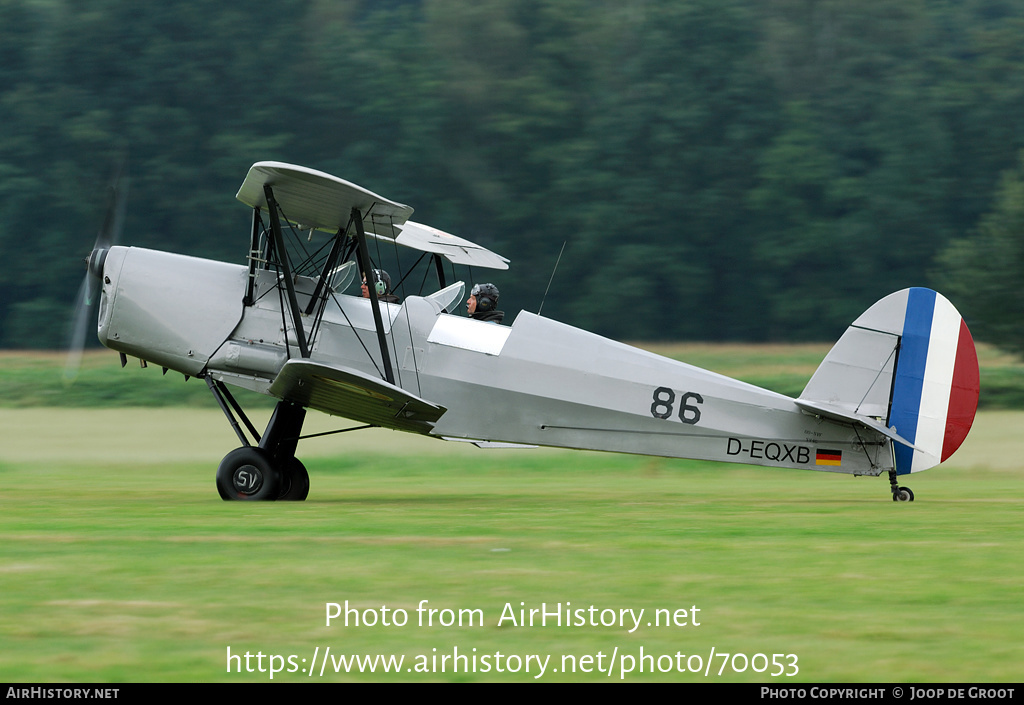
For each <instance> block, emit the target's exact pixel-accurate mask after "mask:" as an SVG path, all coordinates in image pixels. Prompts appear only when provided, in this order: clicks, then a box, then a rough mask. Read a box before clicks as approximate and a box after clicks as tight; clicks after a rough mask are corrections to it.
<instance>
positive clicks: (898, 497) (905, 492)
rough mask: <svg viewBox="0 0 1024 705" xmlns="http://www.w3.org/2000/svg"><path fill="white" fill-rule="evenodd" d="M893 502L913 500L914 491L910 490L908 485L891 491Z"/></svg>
mask: <svg viewBox="0 0 1024 705" xmlns="http://www.w3.org/2000/svg"><path fill="white" fill-rule="evenodd" d="M892 501H893V502H913V501H914V493H913V492H911V491H910V488H909V487H900V488H899V489H897V490H896V491H895V492H893V493H892Z"/></svg>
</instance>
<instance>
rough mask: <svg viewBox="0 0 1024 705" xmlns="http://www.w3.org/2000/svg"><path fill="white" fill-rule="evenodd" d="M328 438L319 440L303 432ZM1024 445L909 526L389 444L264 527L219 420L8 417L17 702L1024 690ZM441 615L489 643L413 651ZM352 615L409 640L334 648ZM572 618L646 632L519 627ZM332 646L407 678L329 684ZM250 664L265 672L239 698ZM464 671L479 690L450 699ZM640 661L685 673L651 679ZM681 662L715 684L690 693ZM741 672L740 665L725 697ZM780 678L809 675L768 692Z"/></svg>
mask: <svg viewBox="0 0 1024 705" xmlns="http://www.w3.org/2000/svg"><path fill="white" fill-rule="evenodd" d="M119 372H121V371H119ZM154 372H155V374H154ZM124 374H127V371H125V372H124ZM139 374H148V375H150V376H156V377H159V371H158V370H157V371H154V370H152V369H150V370H145V371H141V372H140V373H139ZM178 381H179V382H180V377H179V380H178ZM189 384H194V385H196V382H195V381H192V382H190V383H189ZM196 386H198V385H196ZM207 406H208V407H209V406H212V402H209V401H208V402H207ZM257 415H258V414H257ZM331 423H332V420H331V419H329V418H327V417H324V416H322V415H319V414H311V415H310V417H309V422H308V424H307V428H306V432H316V431H320V430H328V429H329V428H331V427H332V425H331ZM1022 423H1024V413H1020V412H986V413H984V414H982V415H981V416H980V417H979V419H978V421H977V422H976V424H975V429H974V430H973V431H972V434H971V436H970V437H969V438H968V441H967V443H966V444H965V445H964V447H963V448H962V449H961V451H960V452H959V453H958V454H957V455H956V456H954V458H953V459H952V460H951V461H950V462H949V463H947V464H946V465H944V466H942V467H939V468H936V469H933V470H931V471H929V472H926V473H923V474H922V475H920V476H914V477H912V478H909V479H908V480H907V481H906V484H908V485H910V486H911V487H912V488H913V489H914V491H915V493H916V495H917V501H915V502H914V503H912V504H894V503H893V502H892V501H891V500H890V498H889V493H888V482H887V480H886V479H884V478H851V477H846V476H834V475H829V474H825V473H813V472H802V471H775V470H767V469H761V468H748V467H745V466H722V465H716V464H711V463H699V462H688V461H674V460H661V459H651V458H643V457H631V456H622V455H612V454H596V453H580V452H570V451H551V450H542V449H538V450H518V451H483V450H479V449H476V448H473V447H465V446H463V445H462V444H449V443H443V442H440V441H431V440H429V439H423V438H419V437H414V436H410V435H405V434H397V433H393V432H388V431H372V432H364V433H358V434H343V435H342V436H330V437H325V438H320V439H312V440H308V441H304V442H303V443H302V445H300V455H301V457H303V459H304V460H305V461H306V465H307V466H308V467H309V469H310V475H311V477H312V490H311V494H310V500H309V501H307V502H303V503H266V504H250V503H225V502H222V501H221V500H220V499H219V498H218V497H217V494H216V490H215V489H214V483H213V474H214V470H215V468H216V464H217V462H218V461H219V459H220V457H222V456H223V455H224V453H226V452H227V451H228V450H230V449H231V448H233V447H234V446H235V445H237V441H236V439H235V438H234V436H233V434H232V433H231V431H230V430H229V428H228V426H227V424H226V422H225V421H224V419H223V417H222V416H221V415H220V413H219V411H216V410H212V409H210V408H205V409H187V408H174V407H171V408H162V409H113V408H112V409H106V408H93V409H52V408H17V409H15V408H8V409H0V427H2V428H3V429H4V431H3V441H2V445H0V480H2V483H3V490H2V491H0V585H2V591H0V681H90V682H92V681H100V682H105V681H216V680H220V681H229V682H262V681H269V680H270V674H269V673H268V672H267V671H268V669H269V666H270V665H271V664H272V663H274V664H276V666H277V667H281V668H284V672H279V673H277V674H275V677H274V681H275V682H277V681H284V682H296V681H328V680H330V681H346V680H373V681H380V680H403V681H413V682H427V681H448V680H470V681H472V680H505V681H516V682H527V681H533V680H534V677H535V676H538V675H539V671H538V662H537V661H536V660H531V661H529V662H526V661H523V660H522V659H524V658H525V657H526V655H528V654H535V655H539V656H540V657H541V658H542V659H543V658H544V656H549V657H550V659H549V660H548V661H547V662H546V670H545V672H544V674H543V676H541V677H540V678H539V679H538V680H542V681H556V680H611V681H618V680H621V679H622V678H623V674H622V673H621V670H622V668H623V667H628V666H629V665H630V662H629V660H628V657H632V658H633V659H634V663H633V668H634V670H633V672H630V673H627V674H625V680H627V681H639V680H672V681H679V682H704V681H760V682H775V683H793V682H797V681H799V682H806V681H818V682H821V681H832V682H838V681H843V682H845V681H860V682H911V681H919V682H920V681H928V682H994V681H1019V680H1021V677H1022V675H1024V673H1022V671H1024V666H1022V664H1024V646H1022V642H1021V638H1020V635H1021V634H1022V633H1024V607H1022V605H1021V594H1022V588H1024V568H1022V566H1021V560H1020V557H1021V555H1022V554H1024V522H1022V516H1024V514H1022V510H1024V506H1022V505H1024V470H1022V462H1021V460H1020V459H1021V457H1022V455H1021V451H1022V450H1024V440H1022V439H1021V437H1020V431H1019V429H1020V428H1021V427H1022ZM421 600H428V601H429V602H428V603H427V607H432V608H435V609H437V610H442V609H445V608H447V609H449V610H453V611H454V612H453V613H450V614H452V615H455V614H457V613H458V610H460V609H461V610H469V609H475V610H480V613H479V614H481V615H482V616H483V624H482V625H474V626H468V625H464V626H462V627H459V626H457V625H453V626H443V625H440V624H438V623H437V622H435V624H434V626H419V625H418V624H417V612H416V608H417V606H418V605H419V604H420V601H421ZM345 601H348V603H349V605H350V606H354V607H356V608H358V609H359V610H370V611H371V612H372V614H371V616H377V617H379V616H380V613H381V607H382V606H386V607H387V608H388V609H389V610H391V611H392V612H391V614H392V617H393V616H394V615H395V612H394V610H405V611H406V612H407V614H408V619H409V621H408V623H407V624H406V625H405V626H390V627H386V626H383V625H381V624H379V623H378V624H376V625H374V626H365V625H361V626H358V627H357V626H348V627H346V626H344V625H343V621H342V620H336V621H335V622H334V624H333V626H330V627H328V626H325V610H326V604H327V603H333V602H336V603H340V604H342V605H343V604H344V603H345ZM567 602H568V603H571V606H572V608H574V609H576V608H582V609H588V608H589V607H590V606H592V605H593V606H594V607H595V608H596V612H595V614H596V615H598V616H605V617H607V615H609V614H611V613H609V612H604V613H602V610H606V609H608V610H614V611H615V612H614V615H615V616H616V617H617V616H618V614H619V613H618V610H620V609H632V610H634V611H639V610H640V609H643V610H644V614H643V616H642V618H641V626H639V627H638V628H637V629H635V630H634V631H633V632H632V633H630V632H629V628H631V627H632V622H629V624H628V626H627V627H619V626H617V625H616V626H589V625H587V626H565V625H564V623H563V626H556V625H553V624H551V623H550V622H549V623H548V625H547V626H539V625H535V626H532V627H531V626H513V625H512V624H511V623H510V622H509V621H507V620H506V621H505V622H504V623H503V625H502V626H498V621H499V618H500V617H501V616H502V612H503V610H504V609H505V606H506V604H507V605H510V606H511V607H512V608H514V609H516V610H518V609H519V608H520V607H521V604H520V603H525V607H526V608H528V609H529V608H540V607H541V603H546V605H547V606H548V609H549V610H550V609H552V607H553V606H554V605H555V604H556V603H561V605H563V606H564V605H565V603H567ZM694 606H696V607H697V608H698V609H699V610H700V611H699V612H697V613H694V612H692V609H691V608H692V607H694ZM657 609H664V610H669V612H668V613H661V614H662V615H664V614H675V616H676V617H677V618H678V617H679V616H680V615H681V614H682V613H676V612H675V611H676V610H682V609H686V610H688V611H687V613H686V619H685V621H686V626H648V625H647V623H648V622H649V621H651V622H653V619H652V618H653V616H654V610H657ZM399 614H400V613H399ZM586 614H587V615H588V616H589V612H588V613H586ZM363 616H364V617H365V616H366V615H365V614H364V615H363ZM466 616H467V618H468V616H469V615H468V613H466ZM517 616H518V614H517ZM444 617H445V613H441V612H439V613H436V614H435V616H434V618H435V620H440V619H442V618H444ZM628 619H629V618H628V616H627V621H628ZM694 621H698V622H699V625H696V624H694V623H693V622H694ZM327 647H330V649H331V654H332V655H336V656H337V655H341V654H359V655H374V654H382V655H393V656H395V657H398V656H401V657H403V658H404V659H405V661H404V662H403V665H402V668H401V671H400V672H399V673H397V674H385V673H383V671H382V665H381V664H380V663H379V662H378V664H377V666H378V668H377V671H376V672H375V673H372V674H371V673H366V674H363V675H358V674H355V673H347V674H346V673H339V674H335V673H334V668H333V665H328V666H327V668H326V669H325V672H324V675H323V676H322V677H321V676H320V675H319V665H320V663H321V662H320V661H318V662H317V666H316V673H314V675H313V676H312V677H310V676H309V675H308V674H307V673H305V670H306V669H307V668H308V667H309V663H310V662H311V661H312V659H313V656H314V653H317V654H318V655H319V656H318V658H321V659H322V657H323V653H324V651H325V649H326V648H327ZM228 648H230V649H231V653H232V654H234V655H244V654H245V653H246V652H249V653H250V654H251V655H252V658H251V660H250V662H249V666H250V667H251V668H252V669H253V672H247V671H246V663H245V662H244V660H241V659H240V660H238V661H237V662H235V666H236V668H240V669H241V671H242V672H241V673H238V672H232V673H228V672H227V669H228V660H227V650H228ZM317 649H319V651H316V650H317ZM435 649H436V651H435ZM455 649H458V653H459V654H461V655H464V656H469V657H472V656H475V657H476V658H477V670H478V672H477V673H465V672H464V671H465V670H466V668H468V667H469V664H470V662H469V661H468V660H467V661H466V662H465V666H464V667H463V668H462V669H461V670H460V672H458V673H453V672H452V668H453V664H454V663H455V662H454V661H452V660H451V659H449V661H448V662H447V664H445V665H446V670H445V672H443V673H441V672H436V671H438V670H439V669H440V668H441V666H442V663H443V662H442V657H443V656H446V655H447V656H451V655H452V654H453V653H454V650H455ZM473 649H476V651H475V652H474V651H473ZM641 649H642V650H643V654H645V655H647V656H653V657H654V658H653V659H651V660H650V663H649V667H648V668H647V670H648V671H649V670H650V666H653V668H654V669H655V670H656V671H657V670H658V668H659V667H661V668H671V669H672V670H671V671H670V672H665V673H661V672H656V673H653V674H652V673H649V672H645V673H643V674H641V673H639V669H640V666H641V663H642V662H641V660H640V659H639V657H640V655H641ZM712 649H714V650H715V654H716V655H715V656H714V657H711V651H712ZM496 653H500V654H502V658H501V659H498V658H497V657H495V654H496ZM677 653H678V654H683V655H684V657H683V659H682V660H681V663H682V665H683V666H684V667H685V666H687V665H688V666H690V668H691V669H692V668H693V667H695V666H697V665H698V662H697V661H696V660H694V659H693V658H691V657H694V656H698V657H699V658H700V662H701V664H700V665H702V666H703V665H706V664H707V663H708V662H709V661H710V662H711V664H712V665H711V668H710V675H707V676H706V675H705V674H704V673H703V672H701V673H689V672H683V673H680V672H678V671H676V666H677V664H679V663H680V659H678V658H677V657H676V654H677ZM721 653H727V654H743V655H744V656H745V659H741V658H739V657H736V658H730V662H729V666H727V667H726V668H725V670H724V672H723V673H722V674H721V675H718V673H719V669H720V668H721V666H722V657H721V656H720V655H719V654H721ZM257 654H263V655H264V656H263V659H262V660H258V659H257V658H256V655H257ZM599 654H600V660H598V655H599ZM756 654H766V655H767V656H766V657H761V658H757V657H755V655H756ZM773 654H782V655H784V656H783V657H781V659H780V660H779V663H780V664H782V665H781V666H780V668H782V670H784V671H785V672H787V673H788V672H792V670H793V669H794V667H793V665H792V660H791V659H790V658H789V657H788V655H789V654H793V655H795V656H796V668H798V669H799V670H798V673H797V674H796V675H795V676H786V675H783V676H778V677H775V678H772V677H771V675H770V674H771V672H772V671H773V670H776V667H774V666H772V665H771V659H772V655H773ZM270 655H281V656H282V657H283V658H282V659H281V660H279V661H273V662H272V661H271V659H270ZM288 655H294V658H293V662H292V663H293V664H294V672H292V673H288V672H287V671H288V670H289V668H291V666H290V665H289V662H288V661H287V657H288ZM587 655H590V656H592V657H593V658H594V660H593V662H592V663H591V664H590V665H586V664H588V662H586V661H584V660H581V659H582V657H584V656H587ZM613 655H614V659H613V658H612V656H613ZM484 656H489V657H490V658H489V660H488V661H487V663H488V664H489V665H490V670H489V671H487V672H480V671H483V669H484V659H483V657H484ZM435 657H436V662H435V661H433V659H434V658H435ZM512 657H516V658H519V659H520V660H519V661H518V662H517V661H516V658H512ZM563 657H567V659H568V660H566V661H565V662H564V664H563ZM659 657H661V658H659ZM752 657H753V660H752V661H751V660H750V659H751V658H752ZM303 659H306V661H303ZM573 659H575V663H576V666H577V670H576V672H575V673H573V672H568V673H567V672H565V670H564V669H565V668H566V667H568V665H571V663H572V662H573ZM459 663H460V665H461V662H459ZM745 663H746V665H747V667H746V670H744V671H743V672H741V673H735V672H733V669H732V666H736V668H737V670H739V668H740V667H742V666H744V664H745ZM423 665H426V666H427V667H428V668H430V670H431V672H426V673H420V672H417V670H416V669H417V667H419V666H423ZM260 666H262V668H263V669H264V671H263V672H260V670H259V668H260ZM499 666H500V667H502V668H503V671H502V672H498V671H497V668H498V667H499ZM527 666H529V672H527ZM609 666H612V667H613V668H612V673H611V674H610V675H608V674H607V673H598V672H596V671H594V670H592V671H591V672H590V673H586V672H583V670H582V669H584V668H590V669H594V668H597V667H603V668H604V669H608V667H609ZM754 666H757V667H758V668H759V669H760V670H761V671H762V672H761V673H756V672H754V671H753V670H752V668H753V667H754ZM762 666H763V667H762ZM408 669H413V670H412V671H410V670H408ZM765 669H767V670H765ZM509 670H517V671H518V672H508V671H509Z"/></svg>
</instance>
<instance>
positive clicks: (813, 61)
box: [0, 0, 1024, 348]
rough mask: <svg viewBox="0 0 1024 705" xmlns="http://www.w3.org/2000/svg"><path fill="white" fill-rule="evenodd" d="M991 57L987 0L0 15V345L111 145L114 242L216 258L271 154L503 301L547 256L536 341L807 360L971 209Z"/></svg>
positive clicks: (69, 297)
mask: <svg viewBox="0 0 1024 705" xmlns="http://www.w3.org/2000/svg"><path fill="white" fill-rule="evenodd" d="M1021 46H1024V10H1022V8H1021V7H1020V6H1019V3H1000V2H995V3H994V2H990V1H989V0H969V1H968V2H957V3H925V2H920V1H915V2H896V1H895V0H871V1H869V2H859V3H848V2H841V1H840V0H821V1H820V2H813V3H809V2H806V1H805V0H775V1H773V2H761V1H760V0H725V1H722V0H714V1H712V0H696V1H692V2H686V3H678V2H672V1H671V0H655V1H654V2H650V1H648V0H642V1H641V0H627V1H626V2H621V1H617V2H611V1H610V0H599V1H598V2H587V1H585V0H528V1H526V2H518V3H508V2H505V1H504V0H482V1H481V2H474V3H468V4H467V3H465V2H459V1H457V0H414V1H411V2H386V3H383V2H377V3H364V2H355V1H353V2H344V3H337V2H328V1H326V0H284V1H281V0H278V1H275V2H270V1H269V0H254V1H253V2H250V3H247V4H246V7H245V9H244V10H242V9H239V8H235V7H232V6H229V5H225V4H224V3H217V2H212V1H211V0H182V2H179V3H175V4H174V6H173V7H171V6H168V7H158V6H146V7H140V6H139V5H138V4H137V3H131V2H128V1H127V0H96V1H95V2H89V3H53V2H39V1H37V0H0V120H2V124H3V130H2V131H0V260H2V261H3V263H4V266H3V268H0V346H2V347H8V348H13V347H21V348H26V347H36V346H56V345H57V344H59V341H60V339H61V338H62V336H61V335H57V334H56V333H55V332H54V331H56V330H58V329H61V330H62V329H63V327H64V319H66V318H67V315H62V312H61V311H59V310H58V308H57V305H56V302H67V305H68V306H69V305H70V302H72V301H73V300H74V292H75V291H76V289H77V287H78V284H79V282H80V280H81V277H82V276H83V272H82V269H81V266H80V259H81V258H82V257H83V256H84V255H85V254H86V253H87V251H88V249H89V246H90V245H91V243H92V241H93V239H94V237H95V231H96V228H97V226H98V224H99V222H100V220H101V218H102V209H103V198H102V191H103V185H104V182H105V181H106V179H107V178H108V174H109V170H110V168H111V165H112V164H113V162H114V161H115V155H117V154H119V153H120V152H121V151H122V150H123V149H124V147H125V146H126V145H127V146H128V148H129V151H130V155H131V156H130V169H131V176H132V182H131V189H130V205H129V213H128V219H127V224H126V234H125V241H126V243H125V244H134V245H140V246H148V247H158V248H161V249H167V250H171V251H178V252H185V253H188V254H195V255H200V256H207V257H215V258H218V259H225V260H229V261H235V262H240V261H242V258H243V257H244V248H245V243H246V237H247V232H248V217H249V216H248V213H247V212H246V210H245V209H244V208H243V207H241V206H240V205H239V204H237V203H236V202H234V200H233V199H232V197H231V196H232V194H233V193H234V192H235V190H236V189H237V187H238V185H239V183H240V182H241V180H242V178H243V176H244V173H245V170H246V169H247V168H248V166H249V165H250V164H252V163H253V162H255V161H258V160H263V159H278V160H283V161H290V162H296V163H300V164H305V165H309V166H311V167H315V168H319V169H323V170H325V171H328V172H331V173H335V174H337V175H339V176H341V177H343V178H346V179H349V180H351V181H354V182H356V183H360V184H363V185H365V186H367V187H368V188H371V189H373V190H375V191H377V192H379V193H382V194H384V195H386V196H389V197H391V198H395V199H397V200H400V201H403V202H406V203H409V204H410V205H413V206H414V207H416V209H417V213H416V219H417V220H420V221H422V222H427V223H431V224H434V225H437V226H438V227H441V228H443V229H445V230H448V231H450V232H454V233H457V234H459V235H463V236H466V237H468V238H469V239H471V240H475V241H479V242H481V243H482V244H484V245H486V246H490V247H492V248H494V249H495V250H496V251H498V252H503V253H505V254H506V255H508V256H510V257H511V258H512V259H513V267H512V269H511V270H510V271H509V272H508V273H506V274H504V275H503V278H502V280H501V281H500V282H498V283H499V285H500V286H501V288H502V292H503V299H504V301H507V302H509V303H508V305H507V306H506V308H508V309H509V310H511V311H516V310H518V309H520V308H522V309H527V310H534V311H535V310H537V308H538V307H539V305H540V301H541V296H542V294H543V292H544V289H545V287H546V285H547V281H548V277H549V275H550V274H551V271H552V267H553V266H554V261H555V258H556V257H557V254H558V252H559V249H560V248H561V245H562V243H563V242H567V246H566V249H565V257H564V258H563V261H562V263H561V264H560V266H559V272H558V274H557V276H556V278H555V280H554V283H553V285H552V290H551V294H550V295H549V298H548V299H547V301H546V302H545V304H544V312H545V314H547V315H551V316H553V317H555V318H559V319H561V320H564V321H566V322H568V323H572V324H576V325H581V326H583V327H585V328H588V329H590V330H595V331H597V332H600V333H603V334H608V335H612V336H614V337H633V338H644V339H656V338H658V339H667V340H677V339H681V338H688V339H698V340H703V339H717V340H771V339H780V340H792V339H803V340H821V339H831V338H833V337H835V336H836V335H838V334H839V333H840V332H841V331H842V329H843V327H844V326H845V325H847V324H848V323H849V321H850V320H852V317H854V316H856V315H857V314H859V313H860V312H861V311H862V310H863V309H864V308H866V307H867V306H868V305H870V304H871V303H872V302H873V301H875V300H877V299H878V298H880V297H881V296H883V295H885V294H887V293H889V292H891V291H894V290H896V289H898V288H901V287H904V286H908V285H929V284H931V283H934V282H937V281H939V275H940V274H943V273H944V272H945V270H944V267H945V266H946V263H947V262H948V260H944V261H943V262H938V261H937V260H936V257H935V253H937V252H939V251H941V250H942V249H943V248H944V247H945V246H946V245H947V244H948V243H949V242H950V241H951V240H953V239H955V238H962V237H964V236H965V235H966V234H968V233H971V232H974V231H976V230H977V229H978V228H979V227H980V218H981V216H982V214H984V213H987V212H991V211H992V210H993V209H994V208H995V206H994V199H995V194H996V186H997V184H996V179H997V175H998V174H999V173H1001V172H1002V171H1004V170H1006V169H1007V168H1010V167H1011V166H1012V160H1013V155H1015V154H1016V152H1017V151H1018V150H1020V149H1024V79H1022V76H1024V54H1022V52H1021V51H1020V47H1021ZM951 277H954V278H955V276H954V275H952V274H949V275H948V276H946V278H945V279H944V280H943V281H946V280H948V279H949V278H951ZM980 315H982V314H980V313H977V314H975V316H980ZM981 333H982V334H983V335H988V334H989V333H988V328H987V327H984V328H983V330H982V331H981Z"/></svg>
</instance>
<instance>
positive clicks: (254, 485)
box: [231, 464, 263, 495]
mask: <svg viewBox="0 0 1024 705" xmlns="http://www.w3.org/2000/svg"><path fill="white" fill-rule="evenodd" d="M231 482H232V484H234V486H235V490H236V491H237V492H238V494H240V495H252V494H256V493H257V492H259V491H260V488H261V487H263V473H261V472H260V469H259V468H257V467H256V466H255V465H249V464H246V465H241V466H239V467H238V468H237V469H236V470H235V473H234V475H232V477H231Z"/></svg>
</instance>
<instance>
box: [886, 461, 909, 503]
mask: <svg viewBox="0 0 1024 705" xmlns="http://www.w3.org/2000/svg"><path fill="white" fill-rule="evenodd" d="M889 486H890V488H891V489H892V501H893V502H913V501H914V492H913V490H911V489H910V488H909V487H900V486H899V485H898V483H897V482H896V469H895V468H893V469H892V470H890V471H889Z"/></svg>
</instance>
